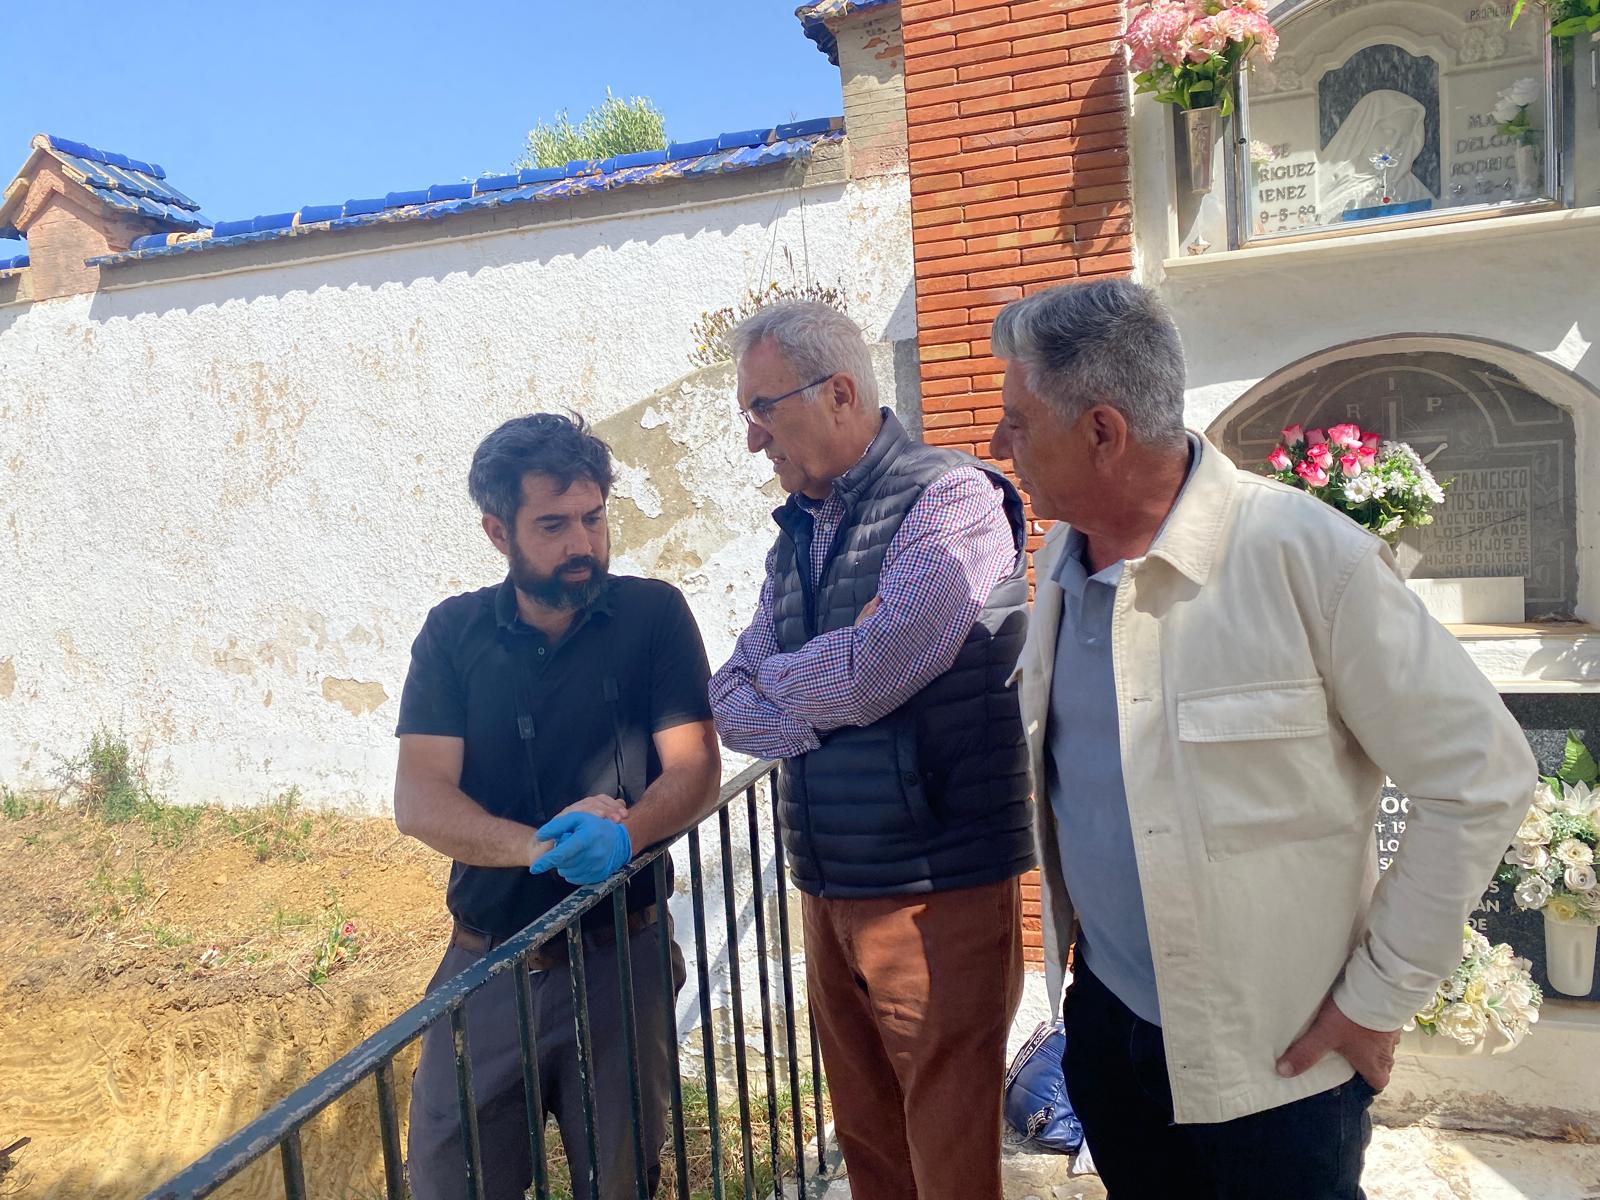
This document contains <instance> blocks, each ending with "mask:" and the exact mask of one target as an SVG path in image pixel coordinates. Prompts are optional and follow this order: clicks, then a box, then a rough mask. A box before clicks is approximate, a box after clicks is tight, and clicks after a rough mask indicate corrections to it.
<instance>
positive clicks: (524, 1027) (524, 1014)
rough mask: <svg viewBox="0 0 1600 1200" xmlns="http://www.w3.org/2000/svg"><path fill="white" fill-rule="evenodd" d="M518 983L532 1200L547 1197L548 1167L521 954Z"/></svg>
mask: <svg viewBox="0 0 1600 1200" xmlns="http://www.w3.org/2000/svg"><path fill="white" fill-rule="evenodd" d="M512 976H513V977H514V979H515V980H516V985H517V1040H518V1042H519V1043H520V1045H521V1048H522V1096H523V1103H524V1104H525V1105H526V1106H527V1117H528V1154H529V1156H530V1158H531V1159H532V1160H533V1195H534V1200H550V1167H549V1164H548V1163H547V1162H546V1161H545V1149H544V1123H545V1113H544V1095H543V1088H542V1085H541V1084H540V1082H539V1035H538V1030H537V1029H536V1028H535V1026H534V1014H533V985H532V982H531V981H530V980H529V978H528V959H527V956H526V955H524V956H522V957H521V958H519V959H518V960H517V965H516V966H515V967H514V968H513V969H512Z"/></svg>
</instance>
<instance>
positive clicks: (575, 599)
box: [509, 542, 611, 612]
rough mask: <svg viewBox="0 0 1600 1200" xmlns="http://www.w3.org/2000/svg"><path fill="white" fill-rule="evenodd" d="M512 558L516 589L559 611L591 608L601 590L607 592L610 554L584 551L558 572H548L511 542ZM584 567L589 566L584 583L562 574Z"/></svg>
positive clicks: (557, 569) (531, 598) (512, 576)
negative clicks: (545, 572) (605, 556)
mask: <svg viewBox="0 0 1600 1200" xmlns="http://www.w3.org/2000/svg"><path fill="white" fill-rule="evenodd" d="M509 561H510V567H511V582H512V584H513V585H514V586H515V587H516V589H517V591H519V592H521V593H522V594H523V595H524V596H526V597H527V598H528V599H530V600H532V601H534V602H535V603H537V604H542V605H544V606H545V607H546V608H553V609H555V610H557V611H558V612H575V611H577V610H578V609H583V608H588V607H589V605H591V604H593V603H594V602H595V601H596V600H598V599H599V598H600V593H601V592H603V591H605V586H606V571H607V568H608V567H609V566H610V565H611V563H610V559H609V557H607V558H595V557H593V556H591V555H588V554H581V555H579V556H577V557H576V558H569V559H567V561H566V562H564V563H562V564H561V565H560V566H559V567H557V568H556V569H555V571H553V572H552V573H550V574H548V575H546V574H544V573H543V572H541V571H540V570H539V569H538V568H536V567H535V566H534V565H533V564H532V563H530V562H529V561H528V560H527V559H526V558H524V557H523V554H522V551H521V550H519V549H518V548H517V545H516V543H515V542H513V543H512V544H511V554H510V556H509ZM582 567H588V568H589V578H587V579H585V580H583V581H582V582H581V583H574V582H572V581H571V580H568V579H565V578H563V576H562V574H561V573H562V572H563V571H571V570H575V569H578V568H582Z"/></svg>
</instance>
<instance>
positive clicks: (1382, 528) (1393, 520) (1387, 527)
mask: <svg viewBox="0 0 1600 1200" xmlns="http://www.w3.org/2000/svg"><path fill="white" fill-rule="evenodd" d="M1404 524H1405V521H1404V519H1403V518H1401V517H1390V518H1389V519H1388V520H1387V521H1385V522H1384V523H1383V524H1382V525H1379V526H1378V536H1379V537H1388V536H1389V535H1390V534H1391V533H1394V532H1395V531H1396V530H1398V529H1399V528H1400V526H1402V525H1404Z"/></svg>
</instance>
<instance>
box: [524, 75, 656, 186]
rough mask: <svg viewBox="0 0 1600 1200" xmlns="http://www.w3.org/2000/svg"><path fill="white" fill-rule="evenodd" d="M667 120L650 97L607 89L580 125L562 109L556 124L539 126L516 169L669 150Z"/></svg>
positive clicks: (530, 133) (535, 129) (534, 131)
mask: <svg viewBox="0 0 1600 1200" xmlns="http://www.w3.org/2000/svg"><path fill="white" fill-rule="evenodd" d="M666 147H667V119H666V117H664V116H663V115H662V114H661V110H660V109H658V108H656V106H655V105H654V104H652V103H650V100H649V98H648V97H645V96H631V97H629V98H627V99H624V98H623V97H621V96H614V95H612V93H611V89H610V88H607V89H606V98H605V99H604V100H603V101H601V102H600V105H599V106H598V107H597V108H591V109H590V110H589V111H588V113H586V114H585V115H584V118H583V119H582V120H581V121H579V122H578V123H577V124H576V125H574V124H573V123H572V118H571V117H569V116H568V115H567V110H566V109H562V110H561V111H560V112H558V113H557V114H556V117H555V120H553V121H540V122H539V124H537V125H535V126H534V127H533V128H532V129H530V130H529V131H528V144H527V147H526V149H525V150H524V151H523V155H522V157H521V158H519V159H518V160H517V161H516V162H515V163H513V164H512V169H513V170H519V171H520V170H524V169H526V168H528V167H561V166H565V165H566V164H567V163H569V162H582V161H585V160H594V161H599V160H600V159H603V158H611V157H612V156H614V155H617V154H638V153H640V152H641V151H644V150H665V149H666Z"/></svg>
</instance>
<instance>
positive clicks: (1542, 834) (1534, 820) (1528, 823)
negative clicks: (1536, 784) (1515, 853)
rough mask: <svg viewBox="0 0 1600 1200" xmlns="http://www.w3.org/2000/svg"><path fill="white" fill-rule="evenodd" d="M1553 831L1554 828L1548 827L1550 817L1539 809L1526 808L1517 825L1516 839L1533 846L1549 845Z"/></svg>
mask: <svg viewBox="0 0 1600 1200" xmlns="http://www.w3.org/2000/svg"><path fill="white" fill-rule="evenodd" d="M1540 786H1543V785H1542V784H1541V785H1540ZM1554 833H1555V830H1553V829H1552V828H1551V827H1550V818H1549V817H1548V816H1546V815H1545V814H1544V813H1543V812H1542V811H1540V810H1539V809H1537V808H1531V809H1529V810H1528V815H1527V816H1525V817H1523V818H1522V824H1521V825H1519V826H1518V827H1517V841H1519V842H1527V843H1528V844H1530V845H1534V846H1546V845H1549V843H1550V838H1551V836H1552V835H1553V834H1554Z"/></svg>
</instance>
